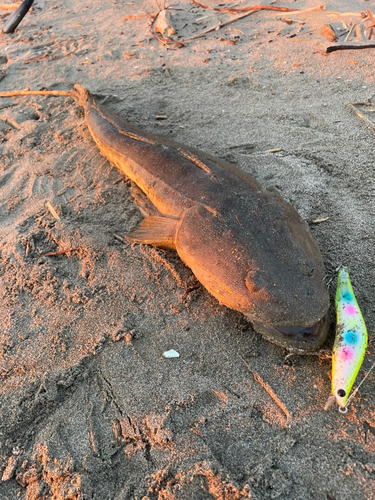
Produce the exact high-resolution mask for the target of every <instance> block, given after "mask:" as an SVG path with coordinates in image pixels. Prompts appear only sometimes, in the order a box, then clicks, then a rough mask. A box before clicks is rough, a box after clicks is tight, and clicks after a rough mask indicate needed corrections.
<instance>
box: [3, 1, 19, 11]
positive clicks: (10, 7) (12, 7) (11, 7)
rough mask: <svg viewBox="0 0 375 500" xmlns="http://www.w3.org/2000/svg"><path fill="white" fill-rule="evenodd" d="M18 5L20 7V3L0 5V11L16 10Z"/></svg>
mask: <svg viewBox="0 0 375 500" xmlns="http://www.w3.org/2000/svg"><path fill="white" fill-rule="evenodd" d="M20 5H21V2H19V3H0V9H1V10H17V9H18V7H19V6H20Z"/></svg>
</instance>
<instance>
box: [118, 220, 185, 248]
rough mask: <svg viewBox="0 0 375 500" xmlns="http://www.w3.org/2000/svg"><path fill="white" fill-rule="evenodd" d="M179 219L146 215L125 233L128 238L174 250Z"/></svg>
mask: <svg viewBox="0 0 375 500" xmlns="http://www.w3.org/2000/svg"><path fill="white" fill-rule="evenodd" d="M179 224H180V221H179V220H176V219H170V218H169V217H154V216H151V217H146V218H145V219H144V220H143V221H142V223H141V224H140V226H138V227H137V228H136V229H135V230H134V231H131V232H130V233H128V234H127V235H126V237H127V238H129V239H130V240H133V241H136V242H138V243H145V244H146V245H153V246H156V247H161V248H169V249H171V250H176V233H177V229H178V226H179Z"/></svg>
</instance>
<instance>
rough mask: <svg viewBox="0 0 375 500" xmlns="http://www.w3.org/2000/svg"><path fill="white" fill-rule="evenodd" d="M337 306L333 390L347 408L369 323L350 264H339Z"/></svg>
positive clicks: (361, 357)
mask: <svg viewBox="0 0 375 500" xmlns="http://www.w3.org/2000/svg"><path fill="white" fill-rule="evenodd" d="M335 306H336V316H337V326H336V338H335V343H334V346H333V355H332V394H333V395H334V396H335V398H336V401H337V403H338V404H339V405H340V406H341V407H342V408H345V405H346V403H347V400H348V397H349V393H350V390H351V388H352V386H353V384H354V381H355V379H356V377H357V374H358V372H359V369H360V367H361V365H362V361H363V358H364V356H365V352H366V347H367V330H366V325H365V322H364V320H363V316H362V313H361V311H360V309H359V307H358V303H357V300H356V298H355V296H354V292H353V288H352V285H351V282H350V278H349V272H348V268H347V267H342V268H340V270H339V273H338V280H337V290H336V300H335Z"/></svg>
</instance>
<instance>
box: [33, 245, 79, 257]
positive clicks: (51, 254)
mask: <svg viewBox="0 0 375 500" xmlns="http://www.w3.org/2000/svg"><path fill="white" fill-rule="evenodd" d="M77 250H81V247H77V248H68V249H67V250H61V251H60V252H50V253H45V254H43V255H40V256H39V257H55V255H64V254H66V253H69V252H76V251H77Z"/></svg>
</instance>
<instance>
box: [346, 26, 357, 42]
mask: <svg viewBox="0 0 375 500" xmlns="http://www.w3.org/2000/svg"><path fill="white" fill-rule="evenodd" d="M354 26H356V24H353V26H352V27H351V28H350V31H349V33H348V34H347V35H346V37H345V40H344V42H347V41H348V38H349V37H350V35H351V34H352V31H353V29H354Z"/></svg>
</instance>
